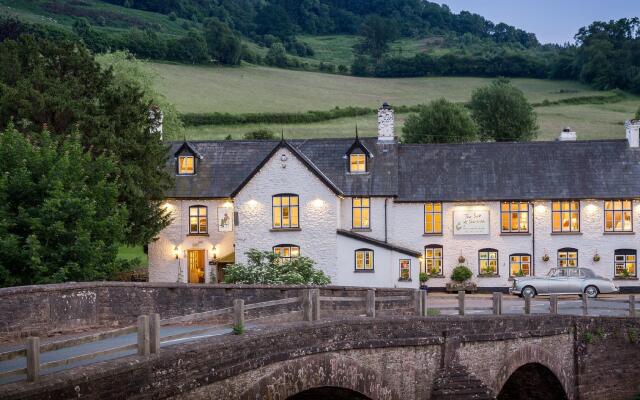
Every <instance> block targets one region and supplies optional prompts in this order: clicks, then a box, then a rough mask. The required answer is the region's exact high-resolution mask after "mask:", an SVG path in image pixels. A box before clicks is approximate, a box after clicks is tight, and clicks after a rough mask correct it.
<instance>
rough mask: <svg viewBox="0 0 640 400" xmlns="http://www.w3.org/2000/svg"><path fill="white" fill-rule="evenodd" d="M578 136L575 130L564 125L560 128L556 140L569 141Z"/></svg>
mask: <svg viewBox="0 0 640 400" xmlns="http://www.w3.org/2000/svg"><path fill="white" fill-rule="evenodd" d="M577 138H578V135H577V134H576V133H575V131H573V130H572V129H571V128H570V127H568V126H567V127H566V128H564V129H563V130H562V132H560V137H558V140H559V141H561V142H569V141H575V140H576V139H577Z"/></svg>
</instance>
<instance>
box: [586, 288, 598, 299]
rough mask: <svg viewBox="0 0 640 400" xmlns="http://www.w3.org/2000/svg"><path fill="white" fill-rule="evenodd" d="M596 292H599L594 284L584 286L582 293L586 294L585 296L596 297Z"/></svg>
mask: <svg viewBox="0 0 640 400" xmlns="http://www.w3.org/2000/svg"><path fill="white" fill-rule="evenodd" d="M598 293H600V291H599V290H598V288H597V287H595V286H587V287H586V288H584V294H585V295H587V297H588V298H590V299H595V298H596V297H598Z"/></svg>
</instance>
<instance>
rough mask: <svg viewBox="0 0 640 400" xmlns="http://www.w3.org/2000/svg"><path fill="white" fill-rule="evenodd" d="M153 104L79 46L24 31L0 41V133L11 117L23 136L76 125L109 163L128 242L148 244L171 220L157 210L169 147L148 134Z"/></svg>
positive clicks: (59, 133) (57, 132)
mask: <svg viewBox="0 0 640 400" xmlns="http://www.w3.org/2000/svg"><path fill="white" fill-rule="evenodd" d="M150 105H151V101H148V100H145V98H144V94H143V93H142V91H141V90H140V89H139V88H138V87H136V86H135V85H132V84H127V83H123V84H117V83H115V82H114V77H113V74H112V72H111V70H109V69H106V70H104V69H101V67H100V65H99V64H98V63H97V62H96V61H95V60H94V58H93V57H92V56H91V54H90V53H89V52H88V51H87V50H86V49H85V48H84V47H82V46H78V45H77V44H72V43H64V42H62V43H54V42H50V41H47V40H43V39H34V38H32V37H26V36H23V37H21V38H20V39H19V40H18V41H11V40H6V41H4V42H2V43H0V130H1V129H5V128H6V127H7V126H8V125H9V124H10V123H11V121H15V124H16V129H18V130H19V131H20V132H22V133H24V134H25V135H29V134H31V133H38V132H42V131H44V130H49V131H50V132H51V134H52V135H53V136H55V137H58V138H60V139H61V140H64V138H66V137H67V136H68V135H69V134H70V133H72V132H74V131H76V130H77V131H78V132H80V135H81V137H80V140H81V142H82V145H83V146H84V148H85V149H87V150H88V151H91V152H92V153H93V154H94V155H95V156H99V155H102V154H104V155H106V156H108V157H109V158H111V159H112V160H114V162H115V163H116V166H117V168H118V171H117V173H118V201H119V203H120V204H124V205H126V206H127V209H128V210H129V214H128V220H127V223H126V228H127V235H126V237H125V240H126V242H127V243H130V244H146V243H148V242H149V241H150V240H151V239H152V238H153V237H154V236H155V235H156V234H157V233H158V232H159V231H160V230H161V229H162V228H163V227H165V226H166V225H167V224H168V222H169V217H168V216H167V215H166V213H165V212H164V211H163V210H162V209H161V208H160V201H161V200H162V199H163V197H164V191H165V190H166V189H168V188H169V187H170V185H171V177H170V175H169V173H168V171H166V170H165V165H166V161H167V157H168V152H167V147H166V146H165V145H163V144H162V143H161V141H160V140H159V138H158V136H157V135H155V134H153V133H151V132H150V131H149V120H148V117H149V107H150Z"/></svg>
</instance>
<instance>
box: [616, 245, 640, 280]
mask: <svg viewBox="0 0 640 400" xmlns="http://www.w3.org/2000/svg"><path fill="white" fill-rule="evenodd" d="M636 265H637V251H636V250H630V249H620V250H616V251H615V253H614V267H615V276H617V277H621V278H631V277H634V278H635V277H636V276H637V270H636Z"/></svg>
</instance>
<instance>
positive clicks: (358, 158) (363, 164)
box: [349, 154, 367, 173]
mask: <svg viewBox="0 0 640 400" xmlns="http://www.w3.org/2000/svg"><path fill="white" fill-rule="evenodd" d="M349 172H351V173H358V172H367V155H366V154H350V155H349Z"/></svg>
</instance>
